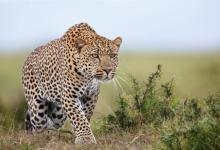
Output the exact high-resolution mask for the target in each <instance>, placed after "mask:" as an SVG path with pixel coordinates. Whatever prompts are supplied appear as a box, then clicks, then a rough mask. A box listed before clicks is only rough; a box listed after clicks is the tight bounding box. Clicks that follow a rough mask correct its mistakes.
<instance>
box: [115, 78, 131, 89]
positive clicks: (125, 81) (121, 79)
mask: <svg viewBox="0 0 220 150" xmlns="http://www.w3.org/2000/svg"><path fill="white" fill-rule="evenodd" d="M116 77H117V78H118V79H120V81H123V83H125V84H126V85H127V86H128V87H131V85H129V84H128V81H127V80H126V79H124V78H122V77H121V76H120V75H117V76H116Z"/></svg>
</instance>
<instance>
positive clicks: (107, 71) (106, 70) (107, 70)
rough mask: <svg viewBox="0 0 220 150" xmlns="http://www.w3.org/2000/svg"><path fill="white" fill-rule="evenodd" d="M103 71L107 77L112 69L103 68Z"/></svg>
mask: <svg viewBox="0 0 220 150" xmlns="http://www.w3.org/2000/svg"><path fill="white" fill-rule="evenodd" d="M103 71H105V72H106V74H107V75H108V74H109V72H111V71H112V68H105V69H103Z"/></svg>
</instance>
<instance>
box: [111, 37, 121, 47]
mask: <svg viewBox="0 0 220 150" xmlns="http://www.w3.org/2000/svg"><path fill="white" fill-rule="evenodd" d="M121 42H122V39H121V37H117V38H115V39H114V40H113V43H115V45H117V46H118V47H119V46H120V45H121Z"/></svg>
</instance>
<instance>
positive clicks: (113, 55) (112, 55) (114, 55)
mask: <svg viewBox="0 0 220 150" xmlns="http://www.w3.org/2000/svg"><path fill="white" fill-rule="evenodd" d="M109 56H110V57H111V58H115V57H116V56H117V54H109Z"/></svg>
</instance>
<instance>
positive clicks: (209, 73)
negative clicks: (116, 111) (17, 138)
mask: <svg viewBox="0 0 220 150" xmlns="http://www.w3.org/2000/svg"><path fill="white" fill-rule="evenodd" d="M27 55H28V54H7V55H6V54H1V55H0V99H1V100H2V101H4V102H7V103H14V101H16V100H18V97H21V95H22V86H21V68H22V65H23V62H24V61H25V57H26V56H27ZM119 59H120V63H119V64H120V65H119V70H118V73H117V74H118V76H120V77H117V79H118V81H119V82H120V84H121V85H122V86H123V88H129V85H127V84H126V83H125V82H127V80H128V75H129V74H132V75H133V76H134V77H136V78H138V79H139V80H140V81H141V80H144V79H145V77H146V75H148V74H149V73H150V72H152V70H154V68H155V66H156V65H157V64H162V65H163V68H164V69H163V80H164V81H167V80H169V79H170V78H174V81H175V87H176V94H177V96H180V97H188V96H192V97H194V96H197V97H202V96H207V95H209V94H210V93H214V92H216V91H218V90H219V89H220V54H200V55H198V54H182V55H181V54H173V55H172V54H147V53H122V54H120V58H119ZM121 78H122V79H123V80H124V81H123V80H122V79H121ZM123 88H120V86H119V85H117V84H116V85H115V84H114V83H113V82H111V83H108V84H105V85H103V86H102V89H101V95H100V96H99V101H98V104H97V107H96V111H95V116H101V115H104V114H107V113H111V112H112V107H111V106H112V104H114V103H115V98H116V96H117V95H118V94H119V92H120V91H122V90H123Z"/></svg>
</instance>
